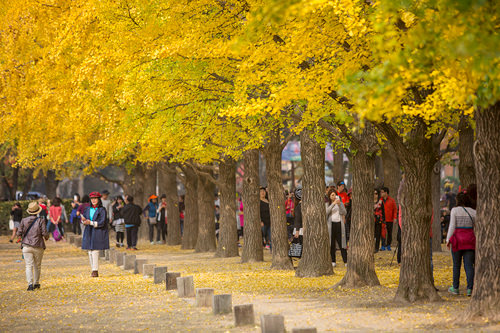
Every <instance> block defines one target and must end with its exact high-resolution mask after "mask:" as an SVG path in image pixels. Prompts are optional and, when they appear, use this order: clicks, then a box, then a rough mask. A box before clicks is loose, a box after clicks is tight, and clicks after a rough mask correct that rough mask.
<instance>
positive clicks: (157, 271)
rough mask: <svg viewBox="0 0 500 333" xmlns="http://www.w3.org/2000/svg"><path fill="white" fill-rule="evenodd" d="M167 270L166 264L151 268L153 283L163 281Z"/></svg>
mask: <svg viewBox="0 0 500 333" xmlns="http://www.w3.org/2000/svg"><path fill="white" fill-rule="evenodd" d="M166 272H167V266H160V267H155V268H154V270H153V283H155V284H157V283H163V282H165V273H166Z"/></svg>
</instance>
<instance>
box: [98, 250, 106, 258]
mask: <svg viewBox="0 0 500 333" xmlns="http://www.w3.org/2000/svg"><path fill="white" fill-rule="evenodd" d="M105 251H106V250H99V258H104V257H106V252H105Z"/></svg>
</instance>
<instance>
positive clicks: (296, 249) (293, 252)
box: [288, 238, 302, 258]
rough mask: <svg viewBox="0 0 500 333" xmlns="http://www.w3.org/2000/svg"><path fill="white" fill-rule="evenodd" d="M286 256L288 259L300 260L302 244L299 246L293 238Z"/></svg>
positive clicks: (297, 240) (296, 239) (297, 241)
mask: <svg viewBox="0 0 500 333" xmlns="http://www.w3.org/2000/svg"><path fill="white" fill-rule="evenodd" d="M288 256H289V257H290V258H302V244H300V242H299V239H298V238H295V239H294V240H293V241H292V243H291V244H290V249H289V250H288Z"/></svg>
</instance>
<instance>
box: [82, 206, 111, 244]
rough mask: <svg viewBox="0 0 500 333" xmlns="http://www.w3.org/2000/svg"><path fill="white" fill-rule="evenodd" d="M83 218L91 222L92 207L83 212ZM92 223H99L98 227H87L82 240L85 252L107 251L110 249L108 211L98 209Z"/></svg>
mask: <svg viewBox="0 0 500 333" xmlns="http://www.w3.org/2000/svg"><path fill="white" fill-rule="evenodd" d="M83 216H85V218H86V219H89V220H90V206H89V207H86V208H85V210H84V211H83ZM93 217H94V218H93V219H92V221H96V222H97V227H94V226H92V225H86V226H85V230H84V232H83V238H82V249H83V250H107V249H109V232H108V219H107V218H106V209H105V208H104V207H98V208H97V211H96V212H95V214H94V216H93Z"/></svg>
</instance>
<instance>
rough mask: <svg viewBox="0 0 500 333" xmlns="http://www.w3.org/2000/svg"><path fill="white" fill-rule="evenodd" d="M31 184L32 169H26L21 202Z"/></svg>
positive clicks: (24, 198)
mask: <svg viewBox="0 0 500 333" xmlns="http://www.w3.org/2000/svg"><path fill="white" fill-rule="evenodd" d="M32 184H33V169H31V168H30V169H26V172H25V179H24V186H23V195H22V197H21V200H26V196H27V195H28V192H29V191H30V189H31V185H32Z"/></svg>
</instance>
